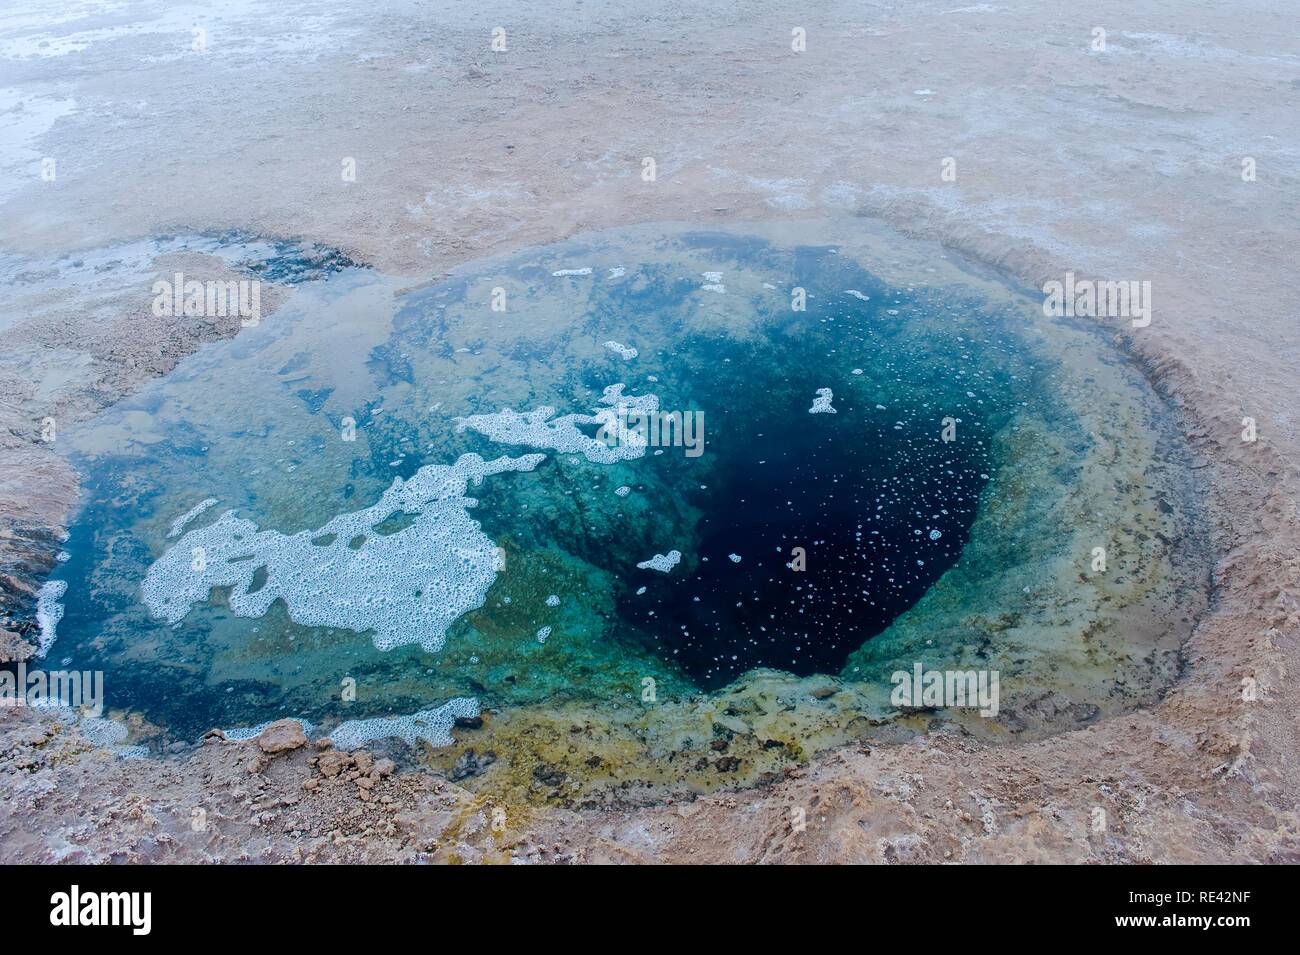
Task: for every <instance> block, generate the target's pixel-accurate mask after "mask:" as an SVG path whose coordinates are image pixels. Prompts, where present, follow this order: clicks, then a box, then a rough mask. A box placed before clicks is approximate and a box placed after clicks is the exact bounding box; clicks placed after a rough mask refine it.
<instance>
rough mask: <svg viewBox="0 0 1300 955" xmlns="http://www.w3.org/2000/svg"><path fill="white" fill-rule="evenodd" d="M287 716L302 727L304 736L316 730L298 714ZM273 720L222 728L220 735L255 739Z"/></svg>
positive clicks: (240, 738)
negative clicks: (252, 724)
mask: <svg viewBox="0 0 1300 955" xmlns="http://www.w3.org/2000/svg"><path fill="white" fill-rule="evenodd" d="M288 718H289V719H291V720H293V721H294V722H295V723H297V724H298V725H299V726H301V727H302V734H303V735H304V736H307V737H310V736H311V735H312V733H314V732H316V727H315V726H313V725H312V723H311V721H310V720H305V719H303V718H302V717H300V716H290V717H288ZM274 722H276V721H275V720H266V721H265V722H262V723H258V724H257V725H256V726H237V727H235V728H234V729H223V730H222V731H221V735H223V736H224V737H225V738H226V739H233V740H247V739H257V737H259V736H261V735H262V730H264V729H266V728H267V727H268V726H270V725H271V724H272V723H274Z"/></svg>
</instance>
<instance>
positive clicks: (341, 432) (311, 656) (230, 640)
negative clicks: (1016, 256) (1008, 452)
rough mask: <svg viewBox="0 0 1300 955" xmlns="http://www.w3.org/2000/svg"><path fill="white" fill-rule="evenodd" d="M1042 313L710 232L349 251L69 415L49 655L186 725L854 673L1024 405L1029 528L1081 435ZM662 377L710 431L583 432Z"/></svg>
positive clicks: (974, 494) (844, 259) (983, 491)
mask: <svg viewBox="0 0 1300 955" xmlns="http://www.w3.org/2000/svg"><path fill="white" fill-rule="evenodd" d="M588 269H589V270H590V271H589V272H588V271H585V270H588ZM557 272H560V273H562V274H559V275H556V274H555V273H557ZM716 273H720V274H716ZM795 288H801V289H803V290H805V292H806V308H805V309H804V310H794V309H792V306H791V303H792V290H793V289H795ZM494 302H496V303H497V304H498V305H500V304H501V303H502V302H504V310H503V311H497V310H494V309H493V307H492V306H493V303H494ZM1020 314H1023V313H1021V312H1017V311H1016V310H1015V309H1013V308H1012V307H1010V306H1007V305H1005V304H1001V305H995V304H990V302H988V301H987V300H984V299H981V298H979V297H977V296H975V295H974V294H973V293H971V292H970V291H969V290H966V289H962V288H960V287H939V286H920V285H913V286H903V287H891V286H890V285H889V284H887V283H886V282H885V281H884V280H882V279H881V278H880V277H879V276H878V275H877V274H874V273H873V272H872V271H869V270H868V269H867V268H866V267H865V266H864V265H863V264H861V263H859V262H857V261H855V260H854V259H853V258H852V257H850V256H848V255H845V254H842V253H841V252H840V251H839V250H837V249H836V248H834V247H831V246H826V245H821V246H819V245H795V246H783V245H780V244H778V243H773V242H770V241H768V240H765V239H759V238H755V237H747V236H737V235H734V234H730V233H704V232H692V231H690V230H666V231H664V232H662V233H646V232H638V233H631V234H629V235H627V236H624V237H617V236H616V237H613V238H611V237H608V236H607V237H604V238H602V239H592V240H579V241H574V242H569V243H564V244H561V245H557V246H552V247H547V248H542V249H533V250H528V251H527V252H525V253H522V254H519V255H516V256H514V257H511V258H508V259H502V260H497V261H494V262H491V263H484V264H482V265H480V266H475V267H471V268H467V269H465V270H462V271H460V272H458V273H457V274H455V275H454V276H452V277H451V278H449V279H447V280H445V281H442V282H439V283H436V284H432V285H428V286H426V287H423V288H419V289H416V290H411V291H406V290H402V289H401V288H400V287H399V285H398V283H396V282H395V281H393V280H391V279H388V278H385V277H383V276H379V275H376V274H373V273H370V272H366V271H363V270H358V269H344V270H342V271H339V272H337V273H336V274H334V275H332V276H330V277H329V278H327V279H325V280H323V281H319V282H314V283H310V284H309V285H304V286H300V287H299V289H298V290H297V291H296V292H295V294H294V297H293V298H292V299H291V300H290V301H289V303H288V304H287V305H286V306H285V307H283V308H282V309H280V310H279V311H277V312H276V313H275V314H274V315H273V316H272V317H271V318H268V319H267V320H265V321H264V322H263V323H262V325H261V326H259V327H256V328H251V329H248V330H246V331H245V332H243V333H241V334H240V336H239V337H238V338H237V339H235V340H233V341H229V342H224V343H220V344H217V345H214V346H210V347H208V348H205V349H204V351H203V352H201V353H200V354H198V355H196V356H194V357H193V358H191V359H190V360H188V361H187V362H185V363H184V364H183V365H182V366H181V367H180V368H178V369H177V371H176V372H175V373H173V374H172V375H171V376H169V378H168V379H166V380H164V381H161V382H158V383H155V385H153V386H152V387H150V388H149V389H147V390H146V391H145V392H144V393H142V394H141V395H140V396H138V397H136V398H134V399H131V400H130V401H127V402H124V403H123V404H121V405H119V406H117V407H116V408H114V409H113V410H112V411H110V412H108V413H106V414H105V415H103V416H101V417H100V418H99V419H97V420H96V421H94V422H92V423H91V424H90V425H88V426H87V427H85V428H83V429H81V431H80V432H79V433H78V434H77V435H75V436H74V439H73V440H74V443H75V446H76V448H77V451H76V454H75V458H76V461H77V464H78V466H79V467H80V469H81V471H82V473H83V477H84V501H83V507H82V509H81V511H80V513H79V514H78V516H77V518H76V520H75V522H74V523H73V525H72V527H71V536H70V539H69V541H68V544H67V551H68V554H69V559H68V560H67V561H66V562H65V563H64V564H63V565H62V566H61V569H60V571H59V573H58V575H57V576H58V577H59V578H60V579H63V580H66V581H67V582H68V584H69V587H68V592H67V596H66V598H65V601H64V603H65V608H66V610H65V615H64V618H63V620H62V622H61V624H60V626H59V633H58V640H57V642H56V644H55V645H54V648H53V650H52V651H51V653H50V659H51V660H61V659H66V660H68V661H70V664H71V665H75V666H76V667H78V668H85V669H96V668H98V669H103V670H104V671H105V672H106V689H107V695H108V703H109V706H110V707H120V708H125V709H129V710H132V711H136V712H138V713H140V714H143V715H144V716H145V717H146V718H147V719H148V720H149V721H150V722H151V723H153V724H156V725H158V726H160V727H163V728H166V729H167V730H168V731H170V732H171V733H174V734H175V735H178V736H181V737H184V738H194V737H195V736H196V735H197V734H199V733H202V732H203V731H205V730H206V729H208V728H210V727H213V726H222V727H233V726H247V725H252V724H255V723H259V722H262V721H264V720H267V719H272V718H276V717H279V716H285V715H294V716H300V717H304V718H307V719H309V720H311V721H312V722H314V723H316V724H318V725H325V726H327V727H328V726H329V725H331V724H332V723H333V722H335V721H337V720H339V719H344V718H356V717H365V716H387V715H391V714H397V713H409V712H413V711H416V710H421V709H424V708H427V707H429V706H430V705H433V704H437V703H439V702H441V701H444V700H447V699H450V698H452V697H458V696H472V697H475V698H477V699H478V700H479V701H480V703H481V704H482V705H484V706H491V707H512V706H525V705H537V704H542V705H547V704H550V703H557V702H559V701H572V700H582V699H589V700H593V701H597V702H599V701H611V700H614V701H634V700H636V699H637V698H638V695H639V694H640V693H641V689H642V687H643V686H644V685H645V682H644V681H645V680H646V679H647V678H650V679H652V680H653V681H654V682H655V685H656V687H657V691H658V693H659V694H660V696H661V697H662V698H673V697H684V696H690V695H692V694H696V693H699V692H703V691H711V690H716V689H718V688H720V687H723V686H725V685H727V684H728V683H730V682H731V681H733V680H735V679H737V678H739V677H741V675H742V674H744V673H746V671H749V670H751V669H753V668H769V669H773V670H778V671H784V672H788V673H791V674H794V675H796V676H804V675H808V674H814V673H830V674H839V673H841V671H843V675H844V677H845V678H846V679H850V680H851V679H861V678H864V677H859V676H858V675H857V672H858V669H859V668H858V667H857V666H854V665H852V661H851V660H850V656H851V654H854V653H855V652H857V651H860V650H861V648H862V647H863V646H864V645H869V643H870V641H871V640H872V639H873V638H875V637H876V636H877V635H879V634H881V633H882V631H885V630H886V629H887V628H889V627H890V626H891V624H892V623H893V622H894V621H895V620H896V619H897V618H898V617H899V615H900V614H904V613H905V612H907V611H908V610H909V609H911V608H913V607H914V606H915V605H916V604H917V601H918V600H919V599H920V598H921V597H922V596H923V595H924V594H926V593H927V592H928V591H929V590H930V589H931V587H932V585H933V584H934V583H935V582H936V581H938V580H940V578H941V577H942V576H943V575H944V574H945V573H946V572H948V571H950V570H951V569H952V568H953V567H954V566H955V565H957V564H958V562H959V561H960V560H961V559H962V555H963V547H964V546H965V545H966V543H967V537H968V534H969V533H970V531H971V527H972V522H973V521H974V520H975V519H976V516H977V514H978V513H979V509H980V502H981V499H982V496H985V495H987V488H988V487H989V484H990V482H991V481H993V480H994V479H995V478H996V477H997V475H998V473H999V469H1000V468H1003V467H1004V466H1005V464H1006V462H1005V461H1003V460H1001V459H1000V456H999V455H1000V449H1004V448H1006V447H1008V446H1009V444H1008V440H1007V438H1008V435H1011V434H1014V433H1015V432H1016V431H1017V429H1018V427H1019V424H1020V420H1021V416H1022V415H1024V414H1026V413H1027V409H1032V412H1033V415H1034V420H1035V421H1036V422H1038V424H1039V425H1040V426H1041V425H1042V423H1043V422H1047V423H1049V424H1050V426H1051V429H1052V431H1053V434H1054V436H1055V437H1054V440H1055V442H1056V445H1055V448H1054V450H1053V454H1054V455H1055V458H1054V459H1053V462H1052V465H1051V467H1050V468H1048V467H1044V468H1043V469H1042V470H1041V471H1036V472H1035V473H1034V474H1032V475H1022V479H1023V480H1025V481H1027V482H1028V484H1027V487H1026V488H1024V489H1023V490H1024V491H1026V492H1027V493H1026V494H1025V495H1024V496H1025V497H1026V500H1025V501H1024V502H1023V514H1022V518H1021V520H1022V523H1023V522H1031V521H1033V520H1035V519H1037V518H1036V517H1035V515H1038V517H1041V516H1042V515H1044V514H1046V513H1047V512H1048V511H1049V510H1050V509H1051V507H1052V506H1053V501H1054V500H1055V498H1056V497H1057V496H1060V495H1062V494H1065V493H1067V492H1068V488H1069V483H1070V480H1071V477H1072V474H1071V469H1072V468H1076V467H1077V464H1078V459H1080V458H1081V456H1082V455H1083V454H1084V452H1085V450H1086V449H1087V448H1088V446H1089V437H1088V435H1087V434H1086V433H1085V430H1084V429H1083V428H1082V427H1081V426H1080V425H1079V423H1078V422H1077V421H1076V420H1075V419H1074V417H1073V416H1072V415H1071V413H1069V412H1068V411H1067V410H1066V409H1065V408H1064V407H1063V405H1062V404H1061V402H1060V398H1059V395H1058V394H1057V393H1056V392H1055V391H1054V390H1053V389H1052V387H1050V382H1051V380H1052V376H1053V374H1054V373H1055V372H1056V371H1057V365H1058V360H1057V358H1055V357H1053V356H1051V355H1049V354H1048V353H1047V351H1046V350H1045V349H1044V348H1043V347H1042V346H1041V345H1040V344H1037V343H1032V344H1031V342H1030V339H1029V337H1027V336H1026V335H1024V334H1023V333H1022V332H1023V330H1022V329H1021V328H1020V327H1019V326H1018V325H1017V323H1016V321H1015V316H1017V315H1020ZM611 342H612V343H614V344H613V345H609V344H607V343H611ZM632 348H635V349H636V351H637V354H636V356H635V357H628V356H629V355H630V351H629V349H632ZM615 385H622V388H621V389H615V390H614V391H613V392H612V393H611V392H610V391H608V390H607V389H610V388H611V386H615ZM822 389H829V395H828V394H827V393H826V392H823V391H822ZM611 394H613V396H614V397H613V398H610V396H611ZM651 395H653V396H655V398H656V399H657V406H658V409H659V410H660V411H661V412H669V413H680V414H681V415H682V416H683V419H685V420H692V421H694V422H695V425H696V428H697V432H696V436H697V437H699V436H702V442H699V443H697V444H696V445H695V446H694V447H689V446H686V445H685V444H684V443H682V442H678V443H673V442H668V443H666V444H663V445H653V444H652V445H649V446H645V447H638V446H637V445H636V441H635V439H632V440H631V450H629V445H628V443H627V441H625V442H624V443H623V444H621V445H619V448H621V450H619V451H617V453H613V454H605V453H604V452H602V451H601V450H600V449H599V448H596V447H595V443H596V436H597V430H598V425H597V424H596V423H595V422H596V421H598V420H601V419H600V413H601V412H602V411H617V408H618V406H619V404H620V396H621V403H623V404H624V405H625V406H626V405H627V403H628V402H629V401H631V407H632V408H633V409H635V408H636V407H643V406H642V405H638V404H637V401H638V400H642V399H646V397H647V396H651ZM819 396H820V398H821V399H822V400H820V401H819ZM827 397H829V402H827V401H826V400H824V399H825V398H827ZM602 398H606V399H609V400H608V401H605V402H602ZM827 403H829V406H830V407H831V408H833V409H834V410H833V412H831V411H819V412H817V413H812V409H814V408H817V407H818V406H819V404H820V405H822V406H825V405H826V404H827ZM503 409H511V410H512V411H513V412H517V413H520V414H528V413H534V412H535V414H534V415H533V417H532V418H531V419H528V420H529V421H531V425H530V426H531V427H532V431H531V432H528V434H525V432H526V431H528V428H527V427H525V426H524V425H523V424H521V422H522V421H523V420H524V419H521V418H517V417H511V416H505V417H503V416H502V412H503ZM538 409H551V410H550V411H538ZM625 410H626V407H625ZM571 415H572V416H578V417H577V418H575V419H572V420H571V421H569V423H563V420H564V418H565V416H571ZM476 416H479V417H476ZM510 422H513V424H514V427H513V430H511V428H504V425H503V423H510ZM503 428H504V430H503ZM945 429H947V431H948V437H949V438H951V440H945V439H944V437H945ZM529 435H531V437H529ZM494 436H495V437H496V438H498V440H493V437H494ZM575 447H576V448H578V450H577V451H576V452H575V451H574V450H573V449H574V448H575ZM602 447H603V445H602ZM1058 449H1059V450H1058ZM638 451H639V452H640V453H636V452H638ZM467 455H477V456H479V457H476V458H467V457H465V456H467ZM526 455H537V456H539V457H536V458H530V459H526V460H525V456H526ZM503 456H505V457H507V458H509V459H510V460H509V461H507V462H504V463H499V464H498V465H497V468H498V472H499V473H490V474H485V473H483V471H482V469H481V468H480V467H479V464H480V463H481V462H480V458H481V460H482V461H489V462H490V461H495V460H497V459H500V458H502V457H503ZM478 476H481V477H482V479H481V481H479V482H476V480H475V479H476V477H478ZM395 479H400V480H401V481H402V482H403V484H402V485H400V486H399V487H398V488H397V489H394V488H393V482H394V480H395ZM447 481H450V482H451V484H453V485H454V484H456V482H457V481H459V482H460V486H457V487H451V488H450V490H448V489H447V488H448V487H450V485H445V482H447ZM435 485H437V486H436V487H435ZM386 494H387V495H388V496H387V497H386V496H385V495H386ZM399 498H400V500H399ZM417 498H418V500H417ZM208 499H215V500H216V503H215V504H214V505H213V506H211V507H208V508H207V509H205V510H203V511H202V512H201V513H199V514H197V516H195V517H194V518H193V519H192V520H191V521H189V522H188V523H187V524H185V526H184V527H183V528H178V533H176V534H175V535H174V536H170V537H169V536H168V535H169V533H170V532H171V530H172V528H173V522H175V521H177V519H178V518H180V517H181V516H182V515H184V514H186V513H187V512H189V511H191V509H193V508H195V507H196V505H199V504H200V503H201V502H203V501H205V500H208ZM381 501H383V502H385V503H383V504H378V502H381ZM402 501H405V502H406V504H405V505H403V504H402V503H401V502H402ZM393 502H397V503H393ZM404 506H405V507H406V509H403V507H404ZM230 512H233V513H230ZM296 534H301V535H302V536H300V537H297V538H294V537H293V535H296ZM199 545H202V549H203V551H204V556H205V558H206V559H205V561H204V562H202V563H203V566H202V568H201V569H195V566H194V563H193V560H192V554H193V552H194V551H195V549H196V548H197V547H198V546H199ZM673 551H677V552H679V553H680V555H681V556H680V560H679V562H677V563H676V564H675V565H674V566H672V567H671V569H670V570H668V571H667V572H662V571H660V570H656V569H653V567H652V566H651V567H640V568H639V567H638V566H637V565H638V564H645V563H649V562H651V561H652V559H653V558H655V557H656V555H668V554H670V553H671V552H673ZM209 561H210V562H209ZM151 573H152V579H151ZM147 581H148V583H147ZM151 588H152V589H151ZM150 595H152V599H151V600H150V601H149V604H151V605H152V609H151V606H150V605H147V603H146V599H145V598H146V597H148V596H150ZM368 624H369V625H368ZM995 662H996V661H995ZM878 677H879V675H878V674H874V673H873V674H872V679H878ZM352 687H355V700H353V699H351V698H350V696H349V693H350V692H351V688H352Z"/></svg>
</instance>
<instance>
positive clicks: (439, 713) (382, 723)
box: [330, 696, 479, 750]
mask: <svg viewBox="0 0 1300 955" xmlns="http://www.w3.org/2000/svg"><path fill="white" fill-rule="evenodd" d="M478 713H479V709H478V700H477V699H475V698H473V697H466V696H457V697H454V698H453V699H450V700H448V701H447V702H446V703H444V704H443V705H442V706H439V707H437V708H436V709H428V710H420V711H419V712H416V713H411V714H408V715H406V716H391V717H382V716H379V717H374V718H373V719H368V720H348V721H347V722H344V723H340V724H339V725H338V726H336V727H334V729H333V730H331V731H330V739H331V740H333V741H334V746H335V747H336V748H337V749H347V750H352V749H360V748H361V747H362V746H368V745H369V744H371V743H373V742H374V741H375V740H379V739H389V738H396V739H402V740H406V742H408V743H410V744H411V745H413V746H414V745H415V742H416V740H424V741H425V742H426V743H428V744H429V745H430V746H450V745H451V744H452V743H454V742H456V741H455V740H454V739H452V737H451V728H452V727H453V726H454V725H455V724H456V720H457V718H458V717H459V718H465V719H470V718H473V717H475V716H478Z"/></svg>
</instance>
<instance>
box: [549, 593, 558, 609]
mask: <svg viewBox="0 0 1300 955" xmlns="http://www.w3.org/2000/svg"><path fill="white" fill-rule="evenodd" d="M559 605H560V598H559V597H558V596H557V595H556V594H551V595H550V596H549V597H547V598H546V606H548V607H558V606H559Z"/></svg>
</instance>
